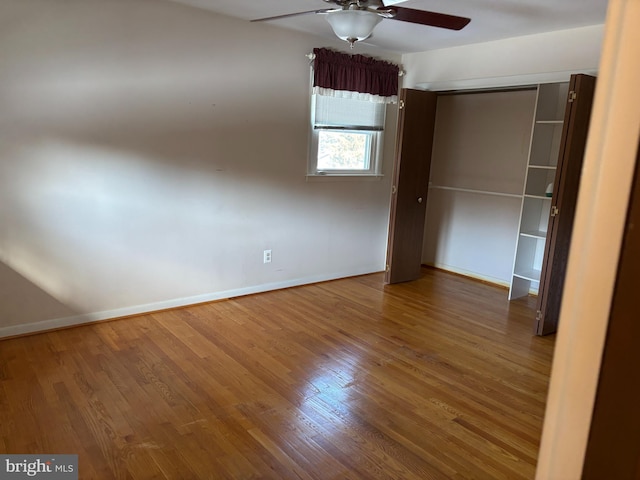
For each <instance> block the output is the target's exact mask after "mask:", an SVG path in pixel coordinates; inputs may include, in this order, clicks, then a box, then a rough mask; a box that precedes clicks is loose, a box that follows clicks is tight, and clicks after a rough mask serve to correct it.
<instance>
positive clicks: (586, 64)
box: [402, 25, 603, 90]
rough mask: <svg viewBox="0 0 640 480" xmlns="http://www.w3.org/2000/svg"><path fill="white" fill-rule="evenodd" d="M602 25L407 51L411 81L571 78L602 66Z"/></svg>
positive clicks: (474, 84)
mask: <svg viewBox="0 0 640 480" xmlns="http://www.w3.org/2000/svg"><path fill="white" fill-rule="evenodd" d="M602 35H603V26H602V25H595V26H590V27H581V28H575V29H571V30H560V31H556V32H550V33H542V34H537V35H526V36H522V37H516V38H508V39H505V40H497V41H493V42H486V43H479V44H475V45H465V46H461V47H453V48H444V49H440V50H430V51H428V52H421V53H411V54H406V55H403V57H402V62H403V64H404V67H405V69H406V71H407V76H406V77H405V86H406V87H420V88H426V89H429V90H449V89H463V88H481V87H496V86H505V85H523V84H535V83H544V82H549V81H566V80H568V79H569V74H570V73H581V72H582V73H593V72H596V71H597V69H598V60H599V58H600V49H601V45H602Z"/></svg>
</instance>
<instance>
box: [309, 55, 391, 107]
mask: <svg viewBox="0 0 640 480" xmlns="http://www.w3.org/2000/svg"><path fill="white" fill-rule="evenodd" d="M313 53H314V54H315V60H314V63H313V87H314V91H318V89H321V92H322V93H323V94H326V93H324V92H325V91H326V90H334V91H336V90H338V91H347V92H358V93H360V94H368V95H372V96H374V97H378V98H380V97H386V98H387V100H386V101H389V99H393V100H391V101H394V100H395V99H396V98H397V95H398V74H399V73H400V68H399V67H398V66H397V65H394V64H393V63H390V62H385V61H382V60H376V59H374V58H371V57H366V56H364V55H349V54H346V53H340V52H336V51H333V50H329V49H327V48H315V49H314V50H313ZM374 101H385V100H374Z"/></svg>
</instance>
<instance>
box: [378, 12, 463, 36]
mask: <svg viewBox="0 0 640 480" xmlns="http://www.w3.org/2000/svg"><path fill="white" fill-rule="evenodd" d="M381 10H391V11H392V12H394V13H395V15H394V16H393V17H391V18H393V19H394V20H400V21H401V22H411V23H418V24H420V25H429V26H431V27H440V28H448V29H449V30H462V29H463V28H464V27H466V26H467V24H468V23H469V22H470V21H471V19H470V18H466V17H457V16H455V15H447V14H445V13H437V12H428V11H426V10H415V9H413V8H405V7H386V8H384V9H381Z"/></svg>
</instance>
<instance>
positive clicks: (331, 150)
mask: <svg viewBox="0 0 640 480" xmlns="http://www.w3.org/2000/svg"><path fill="white" fill-rule="evenodd" d="M370 142H371V134H370V133H352V132H349V133H346V132H331V131H326V130H320V131H319V132H318V170H369V153H370V152H371V143H370Z"/></svg>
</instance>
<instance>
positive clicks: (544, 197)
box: [524, 193, 551, 201]
mask: <svg viewBox="0 0 640 480" xmlns="http://www.w3.org/2000/svg"><path fill="white" fill-rule="evenodd" d="M524 196H525V197H527V198H537V199H539V200H549V201H551V197H547V196H545V195H531V194H529V193H525V194H524Z"/></svg>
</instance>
